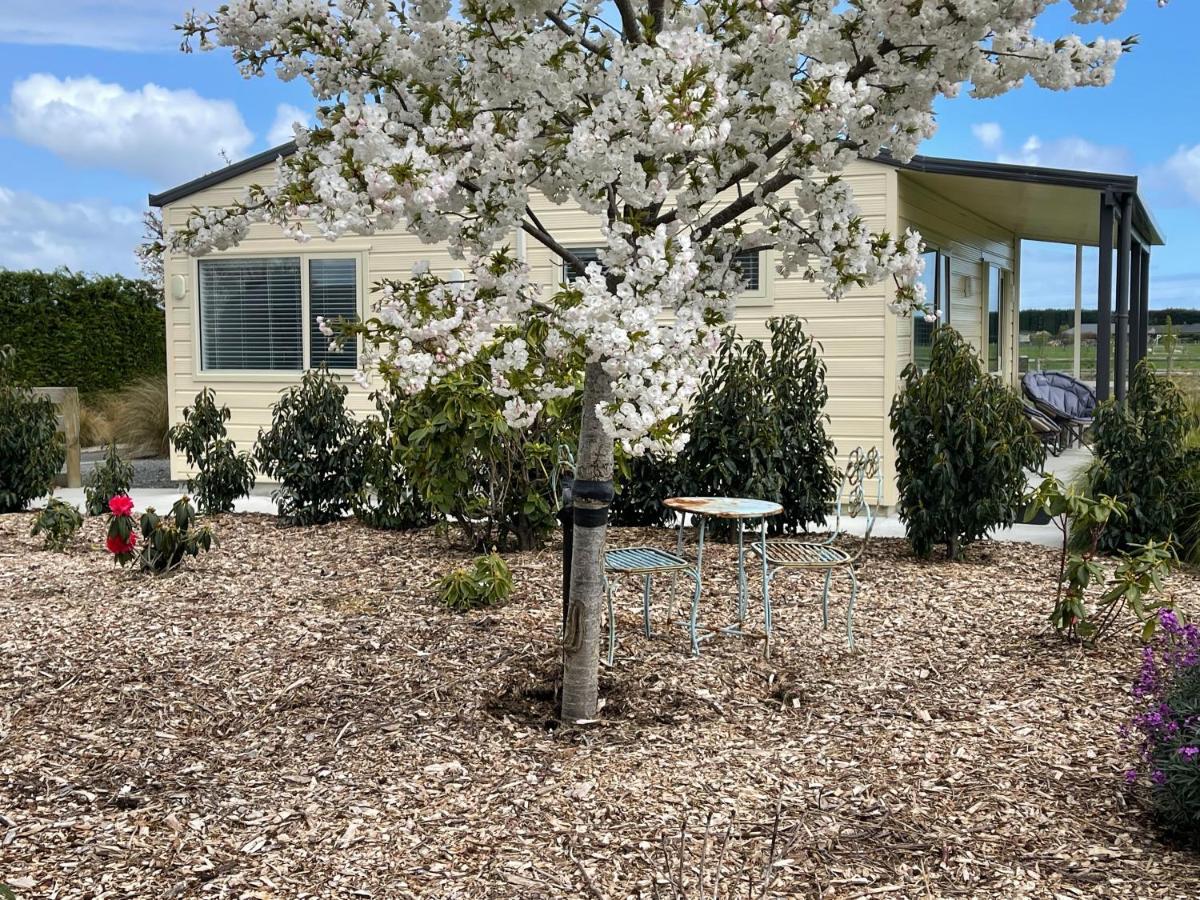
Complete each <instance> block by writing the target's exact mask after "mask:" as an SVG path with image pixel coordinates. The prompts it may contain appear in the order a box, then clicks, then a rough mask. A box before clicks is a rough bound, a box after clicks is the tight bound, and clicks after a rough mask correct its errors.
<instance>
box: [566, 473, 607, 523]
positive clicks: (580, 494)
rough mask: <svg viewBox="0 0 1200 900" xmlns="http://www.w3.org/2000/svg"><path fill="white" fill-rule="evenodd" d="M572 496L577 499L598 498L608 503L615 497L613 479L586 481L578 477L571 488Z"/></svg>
mask: <svg viewBox="0 0 1200 900" xmlns="http://www.w3.org/2000/svg"><path fill="white" fill-rule="evenodd" d="M571 497H572V499H575V500H597V501H599V502H601V503H608V502H610V501H611V500H612V498H613V483H612V479H609V480H608V481H584V480H583V479H581V478H577V479H575V484H574V485H572V488H571ZM576 515H578V513H576ZM576 521H578V519H576Z"/></svg>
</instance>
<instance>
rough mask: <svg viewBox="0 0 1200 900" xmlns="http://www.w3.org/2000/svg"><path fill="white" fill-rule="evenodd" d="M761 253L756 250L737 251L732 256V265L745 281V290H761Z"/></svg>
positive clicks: (752, 291)
mask: <svg viewBox="0 0 1200 900" xmlns="http://www.w3.org/2000/svg"><path fill="white" fill-rule="evenodd" d="M761 256H762V254H761V253H760V252H759V251H757V250H749V251H746V252H743V253H738V254H736V255H735V256H734V257H733V265H734V267H735V268H737V270H738V271H739V273H740V274H741V276H742V281H744V282H745V283H746V290H747V291H748V292H750V293H756V292H758V291H761V290H762V267H761V264H760V262H759V260H760V257H761Z"/></svg>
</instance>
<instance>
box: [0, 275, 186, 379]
mask: <svg viewBox="0 0 1200 900" xmlns="http://www.w3.org/2000/svg"><path fill="white" fill-rule="evenodd" d="M162 300H163V297H162V291H160V290H158V289H156V288H155V287H154V285H152V284H151V283H150V282H148V281H141V280H134V279H130V278H122V277H121V276H119V275H101V276H89V275H83V274H80V273H78V272H69V271H67V270H66V269H60V270H58V271H55V272H36V271H35V272H8V271H3V270H0V322H4V327H5V336H6V339H7V340H9V341H11V343H12V344H13V346H16V347H20V348H21V349H22V353H21V358H20V360H19V361H18V363H17V371H18V372H19V373H20V376H21V379H22V380H23V381H24V382H26V383H28V384H34V385H41V386H61V387H75V388H78V389H79V393H80V395H81V396H85V397H86V396H88V395H92V394H95V393H98V392H103V391H114V390H119V389H121V388H122V387H124V386H125V385H126V384H127V383H128V382H129V380H130V378H134V379H136V378H139V377H141V376H143V375H154V374H158V373H161V372H165V371H166V366H167V362H166V339H165V325H164V323H165V319H164V316H163V311H162V309H161V308H160V307H161V304H162Z"/></svg>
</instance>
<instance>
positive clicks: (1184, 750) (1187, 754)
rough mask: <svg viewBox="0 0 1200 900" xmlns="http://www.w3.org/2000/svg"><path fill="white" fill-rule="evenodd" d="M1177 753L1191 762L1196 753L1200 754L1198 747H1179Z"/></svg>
mask: <svg viewBox="0 0 1200 900" xmlns="http://www.w3.org/2000/svg"><path fill="white" fill-rule="evenodd" d="M1178 753H1179V755H1180V756H1182V757H1183V758H1184V759H1186V760H1187V761H1188V762H1191V761H1192V760H1194V759H1195V758H1196V756H1197V755H1200V747H1180V748H1179V750H1178Z"/></svg>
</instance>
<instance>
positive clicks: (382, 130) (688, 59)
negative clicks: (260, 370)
mask: <svg viewBox="0 0 1200 900" xmlns="http://www.w3.org/2000/svg"><path fill="white" fill-rule="evenodd" d="M1054 2H1056V0H1028V2H1024V3H1011V2H1007V0H963V2H956V3H953V4H924V5H921V6H919V8H916V9H913V8H910V7H899V6H898V5H897V3H896V2H895V0H859V2H856V3H853V4H837V3H825V4H816V5H805V6H804V7H803V9H802V11H801V10H800V9H799V8H797V7H795V6H794V5H792V4H784V3H780V2H778V0H736V2H735V0H720V2H718V0H677V2H672V3H666V4H651V5H650V7H649V11H648V12H646V13H645V14H644V15H640V14H638V13H637V12H636V10H634V5H632V4H617V5H616V6H617V8H616V9H615V10H614V9H613V8H612V5H611V4H608V3H606V2H602V0H576V2H573V3H570V4H552V5H551V6H553V7H554V8H552V9H547V5H546V4H544V3H538V2H533V0H498V2H484V0H462V2H459V3H454V4H452V3H450V2H448V0H408V2H404V3H396V2H394V0H361V2H356V3H352V4H350V3H317V2H311V0H287V2H278V3H262V2H260V0H230V2H228V3H226V4H224V5H222V6H221V7H220V9H219V11H217V12H216V13H214V14H213V15H211V16H208V17H192V18H190V19H189V20H188V22H187V23H186V24H185V26H184V30H185V32H186V33H187V34H188V35H189V36H190V37H191V38H193V39H198V40H199V42H200V45H201V46H202V47H210V46H225V47H229V48H231V49H232V50H233V53H234V56H235V59H236V60H237V61H238V62H239V64H240V65H241V67H242V70H243V72H244V73H245V74H246V75H247V76H251V75H261V74H263V73H265V72H266V71H267V70H268V69H272V68H273V69H274V70H275V71H276V72H277V74H278V75H279V76H280V77H281V78H283V79H287V80H290V79H294V78H304V79H306V80H307V82H308V84H309V86H310V88H311V89H312V91H313V93H314V95H315V97H316V98H317V100H318V102H319V104H320V109H319V110H318V112H317V116H316V124H315V126H314V127H313V128H311V129H298V130H297V144H298V150H297V152H296V153H295V154H294V155H292V156H290V157H288V158H286V159H281V160H280V161H279V163H278V165H277V169H276V179H275V182H274V183H273V184H269V185H261V186H257V187H255V188H253V189H252V190H251V191H250V192H249V193H248V194H247V196H246V197H245V198H244V199H243V200H242V201H240V202H238V203H236V204H234V205H232V206H231V207H229V208H226V209H207V210H196V211H195V213H194V214H193V215H192V217H191V218H190V219H189V221H188V223H187V225H186V227H185V228H183V229H182V230H180V231H179V232H177V233H175V234H173V235H172V236H171V240H172V242H173V245H174V246H175V247H176V248H181V249H185V250H187V251H189V252H192V253H203V252H206V251H208V250H210V249H213V248H223V247H227V246H230V245H231V244H233V243H235V242H236V241H238V240H241V239H242V238H243V237H245V235H246V234H247V233H248V231H249V229H250V228H251V227H252V226H253V224H254V223H256V222H270V223H273V224H275V225H277V226H279V227H281V228H283V229H284V230H285V231H286V232H287V233H288V234H290V235H292V236H294V237H296V238H297V239H300V240H306V239H308V238H309V237H310V235H311V234H313V233H315V234H318V235H321V236H324V237H326V238H330V239H336V238H337V237H339V236H341V235H344V234H347V233H359V234H371V233H374V232H376V231H379V230H383V229H405V230H407V231H408V232H410V233H412V234H414V235H416V236H417V237H419V238H420V239H421V240H422V241H425V242H427V243H430V244H433V243H444V244H445V245H446V246H447V247H448V248H449V251H450V253H451V254H452V255H453V256H454V257H455V258H460V259H463V260H465V261H466V266H467V267H468V268H469V270H470V272H471V273H472V277H473V278H475V279H478V283H476V284H465V285H451V284H447V283H445V282H442V281H440V280H438V279H434V278H433V277H432V276H429V275H427V274H421V273H418V275H417V276H416V277H415V279H414V281H413V282H411V283H409V284H407V285H406V284H385V285H383V286H382V294H381V298H380V302H379V315H378V323H379V326H378V327H377V329H376V331H375V333H374V336H373V337H374V340H372V341H370V342H369V343H370V344H371V346H372V350H373V352H372V353H371V354H369V355H368V356H367V358H366V363H367V364H369V365H371V366H373V367H374V368H375V369H376V370H377V371H379V372H381V373H382V374H383V375H384V376H385V377H386V378H387V380H388V381H389V383H393V384H395V385H397V387H398V389H401V390H416V389H419V387H420V386H421V385H423V384H427V383H428V382H429V380H430V379H436V378H439V377H441V376H442V375H444V374H445V373H446V372H449V371H452V370H453V369H455V368H456V367H458V366H461V365H463V363H464V362H465V361H466V360H468V359H470V358H473V357H474V356H475V355H477V354H479V353H481V352H483V349H484V348H485V347H486V348H489V350H488V352H489V353H492V352H493V351H494V350H495V347H494V342H495V341H496V340H497V339H499V340H501V341H504V340H508V338H498V337H497V336H498V334H500V331H499V329H500V328H501V326H502V325H503V324H505V323H507V324H509V325H515V328H514V329H513V330H512V332H511V334H512V335H513V337H512V338H511V339H512V340H514V341H515V340H518V339H521V338H520V337H519V336H520V335H523V334H526V333H528V331H529V327H530V326H531V324H532V323H534V322H536V323H537V324H538V327H539V328H542V329H544V330H545V332H546V336H545V340H544V341H540V342H539V343H538V346H539V347H540V348H542V350H544V352H545V353H546V354H548V355H549V358H548V359H546V360H536V359H526V358H525V357H523V356H522V353H526V354H527V353H528V351H529V348H528V346H526V347H524V348H522V347H521V346H519V345H517V344H515V343H514V344H512V345H511V346H508V347H503V346H502V347H500V348H499V351H498V352H496V353H495V355H494V356H493V357H492V358H493V371H494V373H495V375H496V387H497V390H500V391H502V392H503V391H510V392H511V394H506V395H505V396H509V398H510V399H511V401H512V402H511V404H509V415H510V420H511V421H512V422H513V423H514V424H521V423H526V422H528V421H530V420H531V417H532V416H536V415H537V408H538V404H539V402H541V401H540V400H539V397H545V396H549V395H551V394H553V392H555V391H560V390H562V389H563V385H562V384H561V382H560V380H559V379H557V378H556V377H554V376H552V375H551V373H552V372H554V371H557V369H558V366H559V363H561V361H562V360H564V359H567V358H572V359H576V360H579V361H584V362H593V363H600V364H601V367H602V368H601V371H603V373H604V375H605V377H607V378H609V379H610V380H611V398H612V399H611V400H610V401H607V402H605V403H604V404H603V405H602V408H600V409H598V410H596V412H597V414H598V416H599V418H600V420H601V421H602V423H603V426H604V428H605V429H606V430H607V432H608V433H609V434H610V435H611V436H612V437H614V438H616V439H619V440H621V441H622V442H623V443H624V444H625V445H626V447H627V449H629V450H630V451H632V452H640V451H642V450H646V449H649V448H650V447H652V446H655V445H661V444H662V443H664V442H665V443H666V444H667V445H668V446H669V447H673V448H677V446H678V438H676V437H671V436H670V435H669V431H668V430H666V429H664V428H663V427H662V426H663V423H665V422H669V421H671V420H672V419H673V418H674V417H676V416H678V414H679V412H680V410H681V409H682V408H684V407H685V406H686V405H687V404H688V402H689V400H690V398H691V396H692V395H693V394H694V392H695V391H696V388H697V386H698V384H699V376H700V374H701V372H702V371H703V367H704V365H705V363H706V360H707V359H708V358H709V356H710V355H711V353H712V350H713V348H714V347H715V346H716V340H717V339H716V335H715V329H716V328H717V327H719V326H720V324H721V323H722V322H723V321H725V320H726V319H727V318H728V316H729V314H730V311H731V308H732V303H733V301H734V299H735V297H736V294H737V292H738V288H739V286H740V283H739V280H738V277H737V275H736V273H735V272H733V271H732V269H731V266H730V261H731V259H732V257H733V255H734V254H735V253H736V252H737V251H738V250H739V249H742V250H747V249H762V248H767V247H774V248H776V251H777V254H776V255H777V259H778V262H779V267H780V271H781V272H782V273H783V274H797V275H799V276H800V277H803V278H806V279H809V280H812V281H815V282H819V283H821V284H823V285H824V287H825V290H826V293H827V294H828V295H829V296H830V297H832V298H837V297H840V296H842V295H843V294H844V293H845V292H846V291H847V290H851V289H853V288H856V287H863V286H867V285H870V284H873V283H876V282H879V281H881V280H884V279H888V278H891V279H894V280H895V282H896V288H895V289H894V290H893V292H892V294H893V295H894V297H895V302H894V304H893V306H894V307H895V309H896V310H897V311H899V312H908V311H909V310H911V309H912V308H914V307H920V306H921V305H922V297H921V296H920V290H919V288H918V287H917V286H916V284H915V281H916V277H917V275H918V274H919V272H920V265H921V263H920V241H919V239H918V237H917V236H916V235H915V234H912V233H908V234H902V235H900V234H881V233H873V232H871V230H870V229H869V228H867V227H866V226H865V225H864V222H863V219H862V216H861V215H860V212H859V210H858V207H857V204H856V202H855V200H854V197H853V193H852V192H851V191H850V189H849V187H848V186H847V184H846V183H845V181H843V180H842V175H843V173H844V171H845V169H846V166H847V165H849V164H850V163H851V162H852V161H853V160H854V159H856V158H859V157H867V158H871V157H875V156H877V155H878V154H880V153H883V152H885V151H886V152H888V153H890V154H891V155H892V156H893V157H895V158H896V159H899V160H905V159H908V158H909V157H911V155H912V154H913V153H914V152H915V151H916V148H917V146H918V145H919V143H920V142H921V141H922V140H924V139H925V138H927V137H929V136H930V135H931V134H932V133H933V130H934V117H933V104H934V102H935V100H936V99H938V98H939V97H942V96H952V95H954V94H955V93H957V92H958V91H959V89H960V87H961V86H962V85H965V84H969V85H971V90H972V92H973V93H974V94H976V95H978V96H996V95H999V94H1002V93H1004V92H1006V91H1008V90H1010V89H1012V88H1015V87H1017V86H1019V85H1020V84H1021V83H1022V82H1024V81H1026V80H1027V79H1030V80H1032V81H1034V82H1036V83H1038V84H1040V85H1042V86H1044V87H1049V88H1054V89H1065V88H1070V87H1075V86H1078V85H1100V84H1105V83H1107V82H1108V81H1109V80H1110V79H1111V77H1112V73H1113V65H1114V63H1115V61H1116V59H1117V58H1118V57H1119V56H1120V54H1121V52H1122V51H1123V50H1124V49H1125V48H1126V46H1127V44H1126V42H1122V41H1119V40H1111V39H1106V38H1099V39H1096V40H1094V41H1091V42H1084V41H1082V40H1080V39H1079V38H1075V37H1069V36H1068V37H1064V38H1059V39H1047V38H1043V37H1039V36H1037V35H1036V34H1035V26H1036V25H1037V23H1038V19H1039V17H1040V16H1041V15H1042V14H1043V13H1044V12H1045V11H1046V10H1047V9H1048V8H1049V7H1051V6H1052V5H1054ZM1070 2H1071V5H1072V7H1073V8H1074V10H1075V18H1076V19H1077V21H1080V22H1093V21H1103V22H1110V21H1112V20H1113V19H1114V18H1115V17H1116V16H1117V15H1118V14H1119V13H1120V12H1121V11H1122V10H1123V8H1124V0H1070ZM898 13H899V14H898ZM543 198H544V199H545V200H548V201H549V202H550V203H551V204H556V205H570V206H572V207H576V208H582V209H583V210H585V211H587V212H589V213H591V214H593V215H595V216H596V217H597V218H598V219H599V220H600V224H601V226H602V228H603V235H604V242H605V247H604V251H603V253H602V254H601V263H600V264H599V265H595V264H594V265H592V266H590V267H588V270H587V272H586V276H585V277H584V278H582V279H579V280H578V281H577V282H575V283H573V284H569V285H566V286H564V287H563V288H562V289H561V290H558V291H554V292H547V296H544V297H543V296H540V293H541V292H540V291H539V290H538V288H537V286H536V284H535V283H534V280H533V278H532V277H531V274H530V272H529V270H528V269H527V268H525V267H524V266H523V265H522V264H521V261H519V260H517V261H508V262H506V263H505V264H503V265H497V264H496V261H495V253H496V248H497V247H500V246H502V245H504V244H506V243H507V242H509V241H510V240H511V238H512V235H513V233H514V232H515V231H517V230H521V231H524V232H525V234H526V235H527V236H528V237H529V238H530V239H532V240H533V241H536V242H540V243H541V244H542V245H543V246H545V247H548V248H550V249H551V250H552V251H553V252H554V253H556V254H558V255H559V256H560V257H562V259H563V260H564V261H566V262H567V263H571V264H576V263H577V262H578V260H577V259H574V258H573V257H572V254H571V253H570V251H569V249H568V248H566V247H564V246H563V245H562V243H561V242H560V241H559V239H558V238H557V237H556V236H555V234H554V233H553V229H552V228H547V227H546V226H545V225H544V224H543V223H542V222H541V220H540V219H539V218H538V216H537V215H536V214H535V213H534V212H533V211H532V209H533V207H534V206H537V205H538V204H539V203H541V202H542V199H543ZM539 373H540V374H539ZM539 380H540V382H541V383H540V384H538V383H537V382H539Z"/></svg>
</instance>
